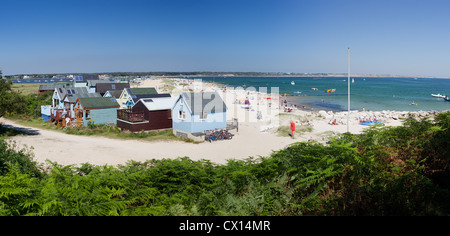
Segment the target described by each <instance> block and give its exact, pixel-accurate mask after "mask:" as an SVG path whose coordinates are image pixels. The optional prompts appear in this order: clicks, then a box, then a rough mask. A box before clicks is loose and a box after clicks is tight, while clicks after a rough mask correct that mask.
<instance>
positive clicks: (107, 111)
mask: <svg viewBox="0 0 450 236" xmlns="http://www.w3.org/2000/svg"><path fill="white" fill-rule="evenodd" d="M119 107H120V106H119V104H118V103H117V102H116V99H114V98H105V97H85V98H78V99H77V101H76V102H75V105H74V110H75V122H76V125H77V126H86V125H87V124H88V122H89V121H91V122H93V123H94V124H116V123H117V110H118V109H119Z"/></svg>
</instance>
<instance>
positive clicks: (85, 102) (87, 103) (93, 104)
mask: <svg viewBox="0 0 450 236" xmlns="http://www.w3.org/2000/svg"><path fill="white" fill-rule="evenodd" d="M78 100H79V101H80V103H81V105H82V106H83V108H84V109H92V108H94V109H95V108H114V107H120V106H119V104H118V103H117V102H116V99H115V98H105V97H95V98H78Z"/></svg>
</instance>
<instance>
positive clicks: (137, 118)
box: [117, 109, 148, 132]
mask: <svg viewBox="0 0 450 236" xmlns="http://www.w3.org/2000/svg"><path fill="white" fill-rule="evenodd" d="M117 127H120V128H122V129H126V130H130V131H131V132H138V131H142V130H148V120H145V118H144V112H141V111H136V112H133V111H131V109H119V110H117Z"/></svg>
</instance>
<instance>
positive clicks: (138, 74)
mask: <svg viewBox="0 0 450 236" xmlns="http://www.w3.org/2000/svg"><path fill="white" fill-rule="evenodd" d="M85 74H89V75H103V76H105V77H108V76H123V77H148V76H155V77H201V76H205V77H239V76H241V77H242V76H244V77H347V76H348V75H347V74H346V73H288V72H210V71H194V72H170V71H169V72H97V73H50V74H15V75H4V77H5V78H11V79H24V77H25V78H47V79H48V78H64V77H65V76H69V75H85ZM350 76H351V77H355V78H358V77H363V78H364V77H365V78H369V77H374V78H377V77H380V78H436V79H450V77H445V76H419V75H416V76H414V75H390V74H350Z"/></svg>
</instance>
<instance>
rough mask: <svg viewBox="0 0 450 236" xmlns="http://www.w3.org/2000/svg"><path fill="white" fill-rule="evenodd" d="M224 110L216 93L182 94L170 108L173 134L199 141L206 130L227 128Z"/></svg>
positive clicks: (224, 107) (224, 106)
mask: <svg viewBox="0 0 450 236" xmlns="http://www.w3.org/2000/svg"><path fill="white" fill-rule="evenodd" d="M226 109H227V108H226V105H225V103H224V101H223V99H222V98H221V97H220V95H219V94H218V93H217V92H203V93H182V94H180V96H179V97H178V98H177V99H176V101H175V104H174V105H173V108H172V122H173V125H172V128H173V133H174V135H176V136H178V137H182V138H191V139H194V140H197V139H199V140H200V139H201V136H202V135H203V132H204V131H206V130H214V129H224V128H226V127H227V121H226V118H227V115H226Z"/></svg>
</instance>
